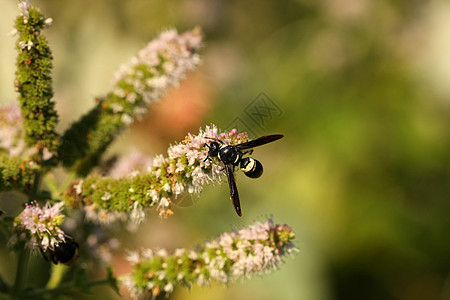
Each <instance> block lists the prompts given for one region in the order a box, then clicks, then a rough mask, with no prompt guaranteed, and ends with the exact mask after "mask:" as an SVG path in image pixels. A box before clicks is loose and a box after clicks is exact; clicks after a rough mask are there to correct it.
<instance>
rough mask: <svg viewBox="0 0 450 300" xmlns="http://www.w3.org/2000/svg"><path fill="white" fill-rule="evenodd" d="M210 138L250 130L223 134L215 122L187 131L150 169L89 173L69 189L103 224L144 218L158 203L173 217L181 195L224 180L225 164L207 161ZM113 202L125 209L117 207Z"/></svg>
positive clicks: (232, 138) (239, 137)
mask: <svg viewBox="0 0 450 300" xmlns="http://www.w3.org/2000/svg"><path fill="white" fill-rule="evenodd" d="M212 139H220V140H222V141H224V142H225V143H228V144H234V145H235V144H240V143H243V142H246V141H247V134H246V133H238V132H237V131H236V130H235V129H233V130H231V131H229V132H225V133H220V134H219V133H218V129H217V126H215V125H211V126H206V128H205V130H201V129H200V132H199V134H197V135H193V134H190V133H189V134H188V135H187V136H186V138H185V139H184V141H182V142H181V143H179V144H175V145H171V146H170V147H169V149H168V150H167V153H168V155H167V156H166V157H164V156H163V155H158V156H156V157H155V158H154V159H153V165H152V167H150V168H149V169H148V172H144V173H139V171H137V170H134V171H132V172H131V173H130V174H129V175H128V176H126V177H124V178H119V179H115V178H111V177H100V178H95V177H88V178H87V179H85V180H84V181H78V182H77V183H76V184H74V185H72V187H71V190H72V191H71V192H69V193H68V195H72V197H74V198H75V199H70V200H69V201H72V202H73V200H75V202H78V201H81V202H84V203H85V204H84V208H85V211H86V216H87V218H89V219H90V220H93V221H99V222H101V223H111V222H113V221H115V220H117V219H127V218H131V219H132V220H133V221H134V222H135V223H139V222H140V221H142V220H143V219H144V217H145V213H144V210H143V208H145V207H155V208H156V209H157V210H158V211H159V214H160V216H162V217H166V216H169V215H171V214H173V212H172V210H171V207H172V204H173V203H174V202H176V200H177V197H183V196H184V194H187V195H193V194H198V193H200V192H201V191H202V190H203V187H204V185H206V184H210V183H219V182H221V180H222V178H223V176H224V172H223V171H222V168H223V166H221V165H220V164H219V162H218V161H217V159H216V160H214V161H210V160H206V161H205V159H206V157H207V155H208V148H207V147H206V146H205V143H210V142H211V141H212ZM119 202H120V203H121V204H119ZM110 207H124V208H127V209H126V210H125V209H124V210H122V211H117V210H114V209H110ZM126 213H127V214H126Z"/></svg>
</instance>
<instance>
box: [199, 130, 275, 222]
mask: <svg viewBox="0 0 450 300" xmlns="http://www.w3.org/2000/svg"><path fill="white" fill-rule="evenodd" d="M282 137H283V135H282V134H272V135H265V136H262V137H259V138H257V139H254V140H251V141H248V142H245V143H242V144H239V145H227V144H225V143H224V142H223V141H221V140H219V139H215V138H210V139H212V140H214V141H213V142H211V143H209V144H205V146H207V147H208V148H209V150H208V156H207V157H206V158H205V161H206V160H207V159H211V158H212V157H218V158H219V160H220V161H222V162H223V164H224V165H225V172H226V174H227V178H228V186H229V187H230V197H231V201H232V202H233V205H234V209H235V210H236V213H237V214H238V215H239V216H242V212H241V203H240V202H239V194H238V190H237V186H236V180H235V178H234V171H235V168H236V167H238V168H240V169H241V170H242V172H244V174H245V175H246V176H247V177H250V178H258V177H260V176H261V175H262V173H263V166H262V164H261V163H260V162H259V161H258V160H256V159H254V158H252V157H243V156H244V155H246V154H248V155H250V154H252V153H253V149H252V148H254V147H258V146H261V145H264V144H267V143H271V142H273V141H276V140H279V139H281V138H282ZM249 149H250V150H249ZM244 150H247V151H244Z"/></svg>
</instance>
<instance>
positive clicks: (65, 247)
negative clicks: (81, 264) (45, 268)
mask: <svg viewBox="0 0 450 300" xmlns="http://www.w3.org/2000/svg"><path fill="white" fill-rule="evenodd" d="M40 250H41V253H42V256H43V257H44V259H45V260H47V261H51V262H52V263H54V264H55V265H57V264H59V263H61V264H63V265H67V266H71V265H73V264H74V263H75V262H76V261H77V259H78V243H77V242H75V240H74V239H73V238H66V240H65V241H64V242H60V243H58V244H56V245H55V246H54V247H53V249H50V248H48V249H47V250H46V251H45V252H44V251H43V250H42V249H40Z"/></svg>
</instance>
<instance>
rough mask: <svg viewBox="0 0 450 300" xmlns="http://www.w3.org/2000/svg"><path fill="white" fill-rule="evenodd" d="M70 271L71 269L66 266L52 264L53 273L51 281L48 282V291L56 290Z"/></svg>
mask: <svg viewBox="0 0 450 300" xmlns="http://www.w3.org/2000/svg"><path fill="white" fill-rule="evenodd" d="M68 269H69V267H67V266H65V265H61V264H59V265H55V264H52V272H51V274H50V279H49V280H48V282H47V285H46V286H45V287H46V288H47V289H53V288H56V287H57V286H58V285H59V284H60V283H61V280H62V279H63V276H64V274H65V273H66V271H67V270H68Z"/></svg>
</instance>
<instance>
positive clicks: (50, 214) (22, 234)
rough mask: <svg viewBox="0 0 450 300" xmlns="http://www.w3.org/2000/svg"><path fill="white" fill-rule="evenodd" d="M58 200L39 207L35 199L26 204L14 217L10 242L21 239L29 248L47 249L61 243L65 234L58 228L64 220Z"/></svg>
mask: <svg viewBox="0 0 450 300" xmlns="http://www.w3.org/2000/svg"><path fill="white" fill-rule="evenodd" d="M63 205H64V203H62V202H59V203H56V204H54V205H51V204H50V203H48V202H47V203H46V204H45V206H43V207H41V206H40V205H39V203H37V202H36V201H33V202H31V204H26V206H25V209H24V210H23V211H22V212H21V213H20V214H19V215H18V216H17V217H16V218H15V219H14V227H13V232H14V235H13V236H12V237H11V239H10V243H15V242H19V241H23V242H25V243H26V245H27V246H28V247H29V248H31V249H39V248H40V249H41V250H42V251H44V252H45V251H47V250H48V249H50V250H51V251H52V250H54V247H55V246H56V245H57V244H59V243H63V242H65V240H66V237H67V235H66V234H65V233H64V231H63V230H62V229H61V228H60V226H61V224H62V223H63V221H64V214H63V213H62V206H63Z"/></svg>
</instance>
